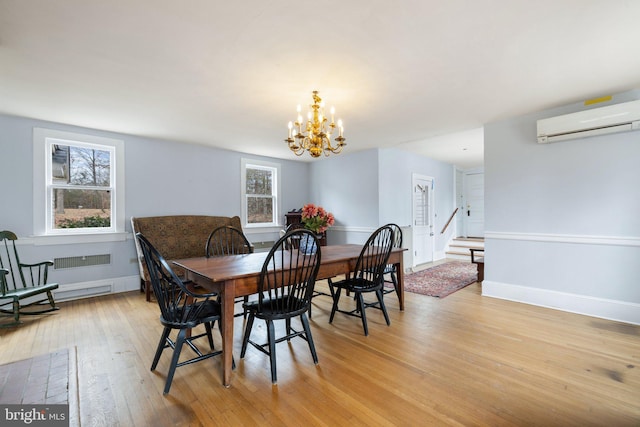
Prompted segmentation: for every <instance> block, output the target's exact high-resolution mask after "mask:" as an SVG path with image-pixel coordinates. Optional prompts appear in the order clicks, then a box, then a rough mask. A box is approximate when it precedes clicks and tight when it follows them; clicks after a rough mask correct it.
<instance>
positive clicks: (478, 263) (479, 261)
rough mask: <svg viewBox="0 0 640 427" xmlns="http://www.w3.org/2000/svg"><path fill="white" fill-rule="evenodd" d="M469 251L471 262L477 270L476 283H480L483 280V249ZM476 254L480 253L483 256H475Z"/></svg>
mask: <svg viewBox="0 0 640 427" xmlns="http://www.w3.org/2000/svg"><path fill="white" fill-rule="evenodd" d="M469 250H470V251H471V262H472V263H474V264H475V265H476V267H477V269H478V282H482V281H483V280H484V248H482V249H481V248H472V249H469ZM476 252H482V255H483V256H481V257H478V256H476V255H475V253H476Z"/></svg>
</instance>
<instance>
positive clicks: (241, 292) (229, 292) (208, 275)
mask: <svg viewBox="0 0 640 427" xmlns="http://www.w3.org/2000/svg"><path fill="white" fill-rule="evenodd" d="M361 250H362V245H329V246H322V247H321V251H322V252H321V257H320V268H319V270H318V276H317V280H322V279H328V278H331V277H335V276H339V275H341V274H348V273H350V272H352V271H353V270H354V269H355V265H356V261H357V259H358V256H359V255H360V251H361ZM405 250H406V249H402V248H398V249H395V248H394V249H393V250H392V251H391V254H390V255H389V262H388V263H389V264H394V265H395V266H396V271H397V279H398V300H399V306H400V310H404V264H403V252H404V251H405ZM267 255H268V252H258V253H252V254H245V255H228V256H222V257H211V258H206V257H199V258H188V259H180V260H174V261H173V262H174V263H175V264H176V265H177V266H180V267H182V268H183V269H184V270H185V272H186V279H187V280H191V281H192V282H194V283H196V284H198V285H200V286H202V287H203V288H204V289H206V290H208V291H214V292H217V293H219V295H220V300H221V302H222V316H221V323H222V351H223V353H222V356H223V364H222V377H223V380H222V383H223V385H224V386H225V387H229V386H230V385H231V371H232V365H233V320H234V301H235V298H236V297H240V296H245V295H251V294H255V293H257V292H258V281H259V278H260V272H261V270H262V265H263V264H264V261H265V259H266V257H267Z"/></svg>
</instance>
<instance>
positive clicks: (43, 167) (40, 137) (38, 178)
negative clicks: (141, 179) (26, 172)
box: [33, 128, 125, 241]
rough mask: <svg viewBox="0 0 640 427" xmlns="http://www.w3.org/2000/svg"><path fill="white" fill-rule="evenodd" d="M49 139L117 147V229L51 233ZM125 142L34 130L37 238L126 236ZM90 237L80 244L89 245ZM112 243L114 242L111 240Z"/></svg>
mask: <svg viewBox="0 0 640 427" xmlns="http://www.w3.org/2000/svg"><path fill="white" fill-rule="evenodd" d="M47 139H61V140H68V141H69V142H70V144H74V143H77V144H78V145H82V144H83V143H84V144H95V145H102V146H108V147H113V148H114V149H115V157H114V160H115V173H113V176H114V183H113V185H112V186H113V188H115V193H116V194H115V200H114V201H113V204H114V205H113V206H112V207H111V209H112V210H113V212H114V213H115V214H114V223H115V224H114V225H115V227H111V228H110V229H109V230H98V229H90V230H87V229H65V230H55V231H50V232H48V231H47V216H48V215H47V197H48V196H47V164H48V163H47V155H49V156H50V155H51V153H50V152H47V149H46V148H47V146H48V144H47ZM124 200H125V197H124V141H122V140H119V139H112V138H105V137H100V136H95V135H86V134H79V133H72V132H65V131H59V130H53V129H44V128H34V129H33V233H34V236H36V237H37V236H47V237H48V236H55V237H61V236H75V237H77V236H88V235H92V236H96V237H95V238H93V239H92V238H90V239H91V240H92V241H103V240H105V239H104V237H100V236H105V235H108V236H113V235H114V234H117V233H124V232H125V217H124V213H125V209H124ZM86 239H87V237H85V238H82V239H80V240H83V241H85V240H86ZM107 240H110V238H107Z"/></svg>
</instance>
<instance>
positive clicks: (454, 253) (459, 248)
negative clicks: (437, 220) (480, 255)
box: [445, 237, 484, 261]
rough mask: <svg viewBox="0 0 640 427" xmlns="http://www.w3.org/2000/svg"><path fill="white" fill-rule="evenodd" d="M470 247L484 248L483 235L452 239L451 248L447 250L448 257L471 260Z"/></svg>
mask: <svg viewBox="0 0 640 427" xmlns="http://www.w3.org/2000/svg"><path fill="white" fill-rule="evenodd" d="M470 248H482V249H484V239H483V238H481V237H456V238H454V239H453V240H451V243H450V244H449V250H448V251H446V252H445V254H446V258H447V259H459V260H464V261H471V252H469V249H470Z"/></svg>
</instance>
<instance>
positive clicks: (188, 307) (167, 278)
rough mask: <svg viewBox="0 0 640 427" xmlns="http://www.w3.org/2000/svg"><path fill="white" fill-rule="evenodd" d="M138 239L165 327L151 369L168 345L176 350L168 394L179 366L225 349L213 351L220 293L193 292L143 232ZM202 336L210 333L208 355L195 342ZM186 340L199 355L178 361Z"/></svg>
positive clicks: (218, 317) (167, 388)
mask: <svg viewBox="0 0 640 427" xmlns="http://www.w3.org/2000/svg"><path fill="white" fill-rule="evenodd" d="M136 238H137V239H138V242H139V243H140V247H141V249H142V253H143V255H144V262H145V264H146V266H147V270H148V271H149V277H150V279H151V285H152V286H153V293H154V295H155V297H156V300H157V302H158V306H159V307H160V323H161V324H162V325H163V326H164V331H163V332H162V336H161V337H160V342H159V343H158V347H157V349H156V354H155V357H154V359H153V363H152V364H151V370H152V371H153V370H155V368H156V366H157V364H158V361H159V360H160V356H161V355H162V352H163V351H164V349H165V348H168V347H171V348H173V350H174V351H173V357H172V360H171V365H170V367H169V373H168V375H167V380H166V383H165V388H164V394H167V393H169V389H170V388H171V383H172V381H173V375H174V374H175V370H176V368H177V367H180V366H183V365H186V364H189V363H194V362H199V361H201V360H204V359H208V358H209V357H212V356H216V355H219V354H222V351H214V345H213V336H212V333H211V327H212V326H213V323H214V322H215V321H216V320H218V321H219V320H220V313H221V307H220V303H218V301H217V300H216V298H217V296H218V294H217V293H200V292H198V293H194V292H193V291H192V290H190V289H189V288H188V287H187V286H186V285H185V284H184V283H183V281H182V280H181V279H180V278H179V277H178V276H177V275H176V274H175V272H174V271H173V269H172V268H171V266H170V265H169V264H168V263H167V261H166V260H165V259H164V257H163V256H162V255H161V254H160V253H159V252H158V251H157V250H156V248H154V247H153V245H152V244H151V243H150V242H149V241H148V240H147V239H146V238H145V237H144V236H143V235H142V234H140V233H137V234H136ZM218 323H219V322H218ZM200 324H204V326H205V332H204V333H201V334H198V335H194V334H193V333H192V331H191V329H192V328H195V327H196V326H198V325H200ZM173 329H176V330H178V336H177V338H176V340H175V342H174V341H173V340H172V339H171V338H170V337H169V334H170V332H171V330H173ZM203 336H207V338H208V339H209V346H210V348H211V352H209V353H206V354H203V353H202V352H201V351H200V349H198V347H197V346H196V345H195V343H193V341H194V340H196V339H198V338H200V337H203ZM185 343H186V344H187V345H188V346H189V347H190V348H191V349H192V350H193V351H194V352H195V353H196V356H195V357H193V358H192V359H189V360H186V361H183V362H180V363H178V360H179V358H180V351H181V350H182V346H183V344H185Z"/></svg>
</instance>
